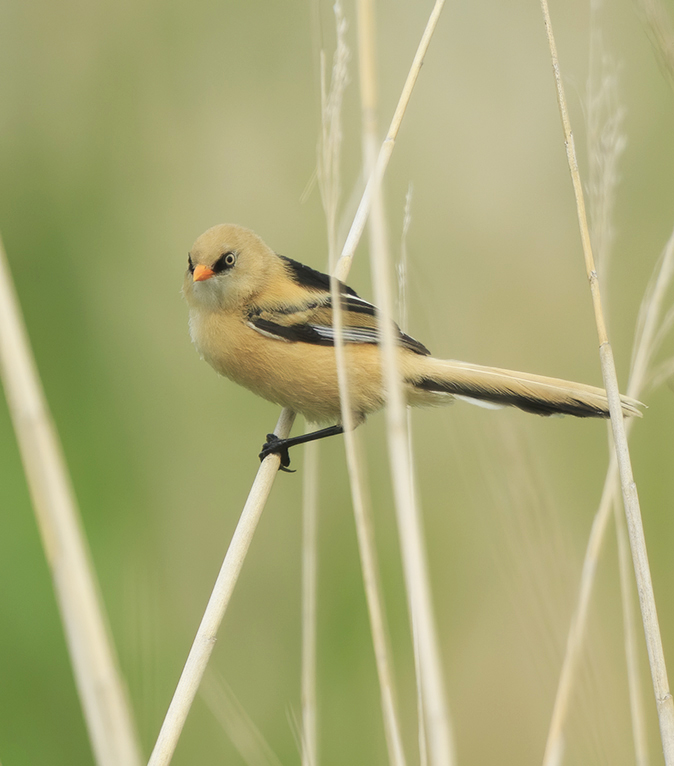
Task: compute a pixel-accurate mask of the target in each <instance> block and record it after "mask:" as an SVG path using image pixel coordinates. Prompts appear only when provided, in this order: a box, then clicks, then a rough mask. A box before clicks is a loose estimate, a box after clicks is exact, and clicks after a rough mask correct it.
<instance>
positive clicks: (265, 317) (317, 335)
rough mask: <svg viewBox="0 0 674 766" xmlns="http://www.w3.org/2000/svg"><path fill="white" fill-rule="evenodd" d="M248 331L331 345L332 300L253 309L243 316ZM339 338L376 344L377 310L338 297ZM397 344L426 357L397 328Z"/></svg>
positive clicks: (322, 297)
mask: <svg viewBox="0 0 674 766" xmlns="http://www.w3.org/2000/svg"><path fill="white" fill-rule="evenodd" d="M247 322H248V325H249V326H250V327H252V328H253V329H254V330H256V331H257V332H259V333H262V334H263V335H265V336H267V337H269V338H275V339H277V340H283V341H287V342H295V343H313V344H314V345H319V346H333V345H334V344H335V328H334V326H333V305H332V298H331V296H330V295H329V294H327V293H319V292H317V293H316V298H315V300H312V301H311V302H308V303H306V304H303V305H301V306H273V307H262V306H255V307H253V308H251V309H250V310H249V312H248V315H247ZM342 325H343V328H342V337H343V339H344V342H345V343H370V344H376V343H379V330H378V327H377V310H376V308H375V307H374V306H373V305H372V304H371V303H368V302H367V301H366V300H363V299H362V298H360V297H358V296H357V295H356V294H355V293H353V292H349V293H343V294H342ZM396 330H397V332H398V343H399V344H400V345H401V346H403V347H405V348H407V349H409V350H410V351H413V352H414V353H415V354H421V355H423V356H428V355H429V354H430V351H429V350H428V349H427V348H426V347H425V346H423V345H422V344H421V343H419V341H417V340H414V338H411V337H410V336H409V335H406V334H405V333H404V332H402V331H401V330H400V329H399V328H398V327H397V326H396Z"/></svg>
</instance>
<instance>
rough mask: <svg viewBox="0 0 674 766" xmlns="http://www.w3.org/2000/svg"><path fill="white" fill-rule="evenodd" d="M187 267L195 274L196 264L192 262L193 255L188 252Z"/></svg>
mask: <svg viewBox="0 0 674 766" xmlns="http://www.w3.org/2000/svg"><path fill="white" fill-rule="evenodd" d="M187 268H188V269H189V271H190V274H194V264H193V263H192V256H191V255H190V254H189V253H188V254H187Z"/></svg>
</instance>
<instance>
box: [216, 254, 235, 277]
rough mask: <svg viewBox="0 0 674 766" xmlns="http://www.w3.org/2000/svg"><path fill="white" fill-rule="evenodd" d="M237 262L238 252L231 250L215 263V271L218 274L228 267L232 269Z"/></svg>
mask: <svg viewBox="0 0 674 766" xmlns="http://www.w3.org/2000/svg"><path fill="white" fill-rule="evenodd" d="M235 263H236V253H233V252H231V250H230V251H228V252H226V253H223V254H222V255H221V256H220V257H219V258H218V260H217V261H216V262H215V263H214V264H213V271H214V272H215V273H216V274H220V273H221V272H223V271H227V269H231V268H232V266H233V265H234V264H235Z"/></svg>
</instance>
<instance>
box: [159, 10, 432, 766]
mask: <svg viewBox="0 0 674 766" xmlns="http://www.w3.org/2000/svg"><path fill="white" fill-rule="evenodd" d="M443 5H444V0H437V2H436V4H435V6H434V7H433V11H432V12H431V16H430V18H429V21H428V23H427V25H426V28H425V30H424V33H423V35H422V38H421V41H420V43H419V46H418V48H417V52H416V55H415V57H414V60H413V62H412V66H411V68H410V72H409V74H408V76H407V79H406V80H405V85H404V86H403V91H402V94H401V96H400V99H399V101H398V105H397V107H396V110H395V113H394V115H393V119H392V121H391V126H390V128H389V131H388V133H387V135H386V138H385V140H384V143H383V144H382V146H381V148H380V150H379V154H378V157H377V163H376V165H375V169H374V171H373V174H372V175H371V176H370V179H369V180H368V183H367V185H366V187H365V191H364V192H363V196H362V198H361V201H360V204H359V206H358V210H357V211H356V215H355V217H354V220H353V223H352V225H351V229H350V231H349V234H348V236H347V238H346V242H345V243H344V247H343V248H342V255H341V257H340V259H339V261H338V262H337V264H336V266H335V269H334V276H335V277H336V278H337V279H340V280H342V281H344V280H345V279H346V277H347V275H348V273H349V269H350V267H351V263H352V261H353V256H354V253H355V251H356V247H357V246H358V242H359V241H360V237H361V235H362V233H363V229H364V228H365V223H366V221H367V216H368V213H369V210H370V204H371V198H372V186H373V183H374V180H373V179H374V178H377V183H381V178H382V177H383V175H384V172H385V171H386V167H387V165H388V162H389V160H390V158H391V154H392V152H393V148H394V146H395V140H396V137H397V135H398V130H399V129H400V124H401V122H402V119H403V117H404V114H405V111H406V109H407V105H408V104H409V100H410V97H411V95H412V91H413V90H414V84H415V83H416V80H417V78H418V76H419V72H420V70H421V65H422V63H423V59H424V56H425V54H426V51H427V50H428V46H429V44H430V41H431V37H432V35H433V31H434V30H435V27H436V25H437V22H438V18H439V15H440V11H441V10H442V6H443ZM336 305H339V301H337V304H336ZM336 315H338V312H337V314H336ZM294 419H295V413H293V412H292V411H290V410H285V409H284V410H282V411H281V415H280V417H279V421H278V423H277V426H276V429H275V430H274V433H275V434H276V435H277V436H278V437H279V438H282V439H283V438H286V437H287V436H288V434H289V433H290V429H291V427H292V424H293V422H294ZM344 425H345V426H346V423H345V424H344ZM280 463H281V459H280V457H279V455H276V454H271V455H268V456H267V457H266V458H265V460H264V461H263V463H262V464H261V466H260V468H259V470H258V472H257V475H256V477H255V481H254V482H253V486H252V487H251V490H250V493H249V495H248V499H247V501H246V504H245V506H244V510H243V511H242V514H241V518H240V519H239V522H238V524H237V528H236V530H235V532H234V536H233V537H232V540H231V542H230V545H229V548H228V550H227V554H226V555H225V560H224V562H223V564H222V568H221V570H220V574H219V575H218V578H217V580H216V584H215V586H214V589H213V592H212V594H211V598H210V599H209V602H208V605H207V607H206V611H205V613H204V616H203V618H202V621H201V624H200V626H199V629H198V631H197V635H196V637H195V639H194V643H193V644H192V648H191V649H190V653H189V655H188V658H187V662H186V664H185V667H184V669H183V672H182V674H181V676H180V680H179V681H178V685H177V687H176V691H175V692H174V695H173V698H172V700H171V704H170V705H169V709H168V711H167V714H166V717H165V719H164V722H163V724H162V727H161V730H160V732H159V736H158V738H157V742H156V743H155V746H154V750H153V751H152V755H151V757H150V760H149V762H148V766H167V765H168V764H169V763H170V762H171V759H172V758H173V753H174V752H175V748H176V746H177V744H178V740H179V739H180V734H181V732H182V729H183V726H184V725H185V721H186V720H187V715H188V713H189V710H190V707H191V706H192V703H193V701H194V697H195V696H196V693H197V689H198V688H199V683H200V681H201V678H202V676H203V674H204V670H205V669H206V665H207V664H208V660H209V658H210V655H211V653H212V651H213V646H214V644H215V641H216V637H217V631H218V628H219V627H220V624H221V622H222V619H223V617H224V615H225V612H226V610H227V606H228V604H229V599H230V597H231V594H232V592H233V590H234V586H235V585H236V581H237V579H238V576H239V574H240V572H241V567H242V566H243V560H244V558H245V555H246V553H247V551H248V547H249V546H250V542H251V540H252V537H253V534H254V533H255V528H256V526H257V522H258V521H259V518H260V516H261V514H262V511H263V509H264V505H265V502H266V500H267V497H268V496H269V493H270V491H271V486H272V484H273V482H274V479H275V478H276V474H277V472H278V468H279V465H280Z"/></svg>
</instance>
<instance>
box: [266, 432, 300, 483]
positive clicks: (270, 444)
mask: <svg viewBox="0 0 674 766" xmlns="http://www.w3.org/2000/svg"><path fill="white" fill-rule="evenodd" d="M273 454H276V455H279V456H280V458H281V465H280V466H279V471H285V472H286V473H295V471H293V470H292V469H290V468H288V466H289V465H290V454H289V452H288V445H287V444H286V439H279V437H278V436H277V435H276V434H267V441H266V442H265V443H264V445H263V446H262V452H260V461H262V460H264V459H265V458H266V457H267V455H273Z"/></svg>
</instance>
